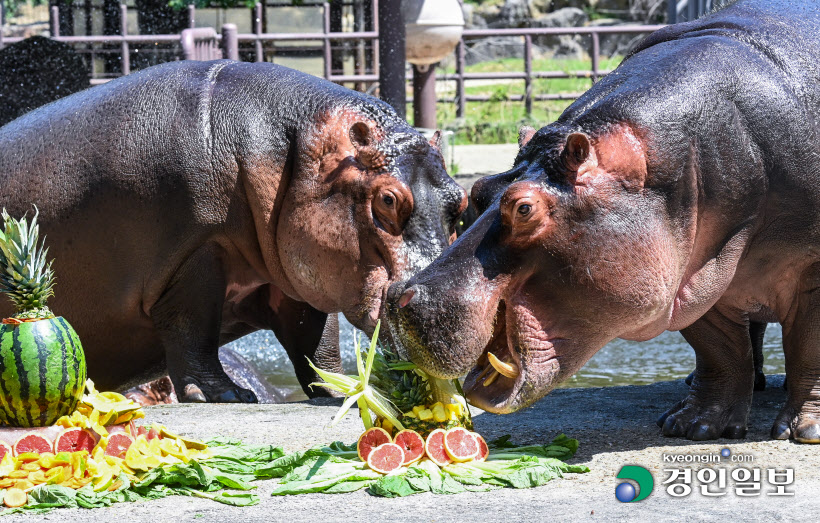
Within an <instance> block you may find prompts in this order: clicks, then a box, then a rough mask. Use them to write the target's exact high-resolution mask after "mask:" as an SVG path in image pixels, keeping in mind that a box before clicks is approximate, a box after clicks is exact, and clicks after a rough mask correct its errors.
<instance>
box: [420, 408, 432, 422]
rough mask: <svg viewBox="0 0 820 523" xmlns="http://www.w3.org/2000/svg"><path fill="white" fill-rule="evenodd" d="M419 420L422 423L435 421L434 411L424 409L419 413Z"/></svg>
mask: <svg viewBox="0 0 820 523" xmlns="http://www.w3.org/2000/svg"><path fill="white" fill-rule="evenodd" d="M419 419H420V420H422V421H428V420H431V419H433V411H432V410H430V409H424V410H421V411H419Z"/></svg>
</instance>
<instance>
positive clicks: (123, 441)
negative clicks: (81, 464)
mask: <svg viewBox="0 0 820 523" xmlns="http://www.w3.org/2000/svg"><path fill="white" fill-rule="evenodd" d="M132 443H134V438H132V437H131V436H129V435H128V434H127V433H125V432H118V433H116V434H112V435H111V436H109V437H108V445H106V447H105V455H106V456H114V457H115V458H122V459H125V453H126V452H127V451H128V449H129V448H130V447H131V444H132Z"/></svg>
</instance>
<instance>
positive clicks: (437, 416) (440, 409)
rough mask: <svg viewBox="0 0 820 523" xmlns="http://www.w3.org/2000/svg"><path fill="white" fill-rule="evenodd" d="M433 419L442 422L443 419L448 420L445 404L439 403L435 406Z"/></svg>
mask: <svg viewBox="0 0 820 523" xmlns="http://www.w3.org/2000/svg"><path fill="white" fill-rule="evenodd" d="M433 419H434V420H436V421H438V422H439V423H441V422H442V421H447V411H446V410H444V405H442V404H441V403H437V404H436V405H435V406H434V407H433Z"/></svg>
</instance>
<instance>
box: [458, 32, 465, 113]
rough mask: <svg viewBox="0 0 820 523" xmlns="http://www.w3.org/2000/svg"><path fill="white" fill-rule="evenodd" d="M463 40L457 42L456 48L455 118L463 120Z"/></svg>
mask: <svg viewBox="0 0 820 523" xmlns="http://www.w3.org/2000/svg"><path fill="white" fill-rule="evenodd" d="M464 47H465V46H464V40H459V42H458V45H457V46H456V102H457V104H458V105H456V118H464V113H465V112H466V106H467V103H466V100H465V99H464V60H465V53H466V52H465V50H464Z"/></svg>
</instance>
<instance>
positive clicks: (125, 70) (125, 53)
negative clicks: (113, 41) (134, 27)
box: [120, 4, 131, 76]
mask: <svg viewBox="0 0 820 523" xmlns="http://www.w3.org/2000/svg"><path fill="white" fill-rule="evenodd" d="M120 36H121V37H122V42H121V43H120V56H121V57H122V58H121V62H120V65H121V66H122V74H123V76H125V75H127V74H130V73H131V56H130V49H129V48H128V40H126V36H128V6H127V5H125V4H120Z"/></svg>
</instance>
